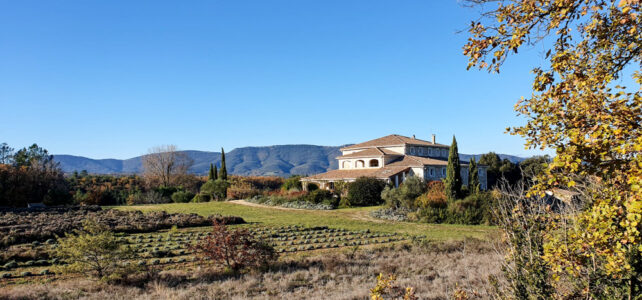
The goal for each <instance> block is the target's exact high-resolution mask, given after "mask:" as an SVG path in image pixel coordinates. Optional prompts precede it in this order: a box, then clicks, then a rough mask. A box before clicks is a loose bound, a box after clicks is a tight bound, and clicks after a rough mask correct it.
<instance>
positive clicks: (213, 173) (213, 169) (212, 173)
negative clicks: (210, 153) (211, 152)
mask: <svg viewBox="0 0 642 300" xmlns="http://www.w3.org/2000/svg"><path fill="white" fill-rule="evenodd" d="M216 173H217V172H216V166H214V164H212V163H210V174H209V175H208V176H207V180H216V177H217V174H216Z"/></svg>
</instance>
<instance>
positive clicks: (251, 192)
mask: <svg viewBox="0 0 642 300" xmlns="http://www.w3.org/2000/svg"><path fill="white" fill-rule="evenodd" d="M260 194H261V191H260V190H258V189H254V188H241V187H234V186H232V187H230V188H228V189H227V199H232V200H237V199H249V198H252V197H254V196H257V195H260Z"/></svg>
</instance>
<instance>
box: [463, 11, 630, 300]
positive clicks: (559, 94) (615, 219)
mask: <svg viewBox="0 0 642 300" xmlns="http://www.w3.org/2000/svg"><path fill="white" fill-rule="evenodd" d="M468 3H470V4H474V5H479V4H481V5H484V6H483V7H482V9H483V10H484V12H483V13H482V15H481V18H480V19H479V20H476V21H473V22H472V23H471V26H470V28H469V33H470V37H469V39H468V42H467V43H466V45H465V46H464V55H466V56H468V58H469V64H468V68H471V67H477V68H480V69H486V70H488V71H490V72H499V70H500V68H501V66H502V65H503V64H504V62H505V61H506V60H507V59H508V58H509V57H510V56H511V55H515V54H517V53H518V52H519V50H520V49H522V48H524V47H528V46H533V45H535V44H539V45H541V46H542V47H544V51H545V57H544V63H543V64H542V65H539V66H534V69H533V74H534V80H533V92H532V94H531V95H530V96H529V97H527V98H522V99H521V100H519V101H518V102H517V104H516V106H515V108H516V111H517V112H518V113H519V114H520V115H522V116H524V117H525V118H526V124H525V125H523V126H518V127H514V128H509V130H508V131H509V132H510V133H512V134H516V135H520V136H522V137H523V138H525V140H526V147H527V148H537V149H547V148H551V149H554V150H555V152H556V155H555V157H554V158H553V161H552V162H551V163H550V164H548V166H547V167H546V168H545V169H544V172H543V173H541V174H539V176H538V181H537V184H536V185H535V186H534V187H533V188H532V189H531V193H530V195H544V192H545V191H546V190H549V189H551V188H555V187H562V188H576V187H577V186H578V184H580V181H591V182H593V183H595V185H593V187H592V188H590V189H588V190H586V194H585V195H586V197H587V198H588V199H590V200H589V201H587V202H588V203H587V204H588V206H587V207H586V208H585V209H584V210H582V211H581V212H579V213H578V214H577V215H575V216H573V218H572V219H568V218H561V219H560V221H559V222H553V223H552V224H551V225H550V227H551V228H550V230H548V231H547V232H549V234H548V235H547V238H546V243H547V244H546V248H545V250H546V253H545V259H546V260H547V262H548V263H549V264H550V267H551V270H552V271H553V272H554V273H553V274H554V276H555V278H560V277H561V276H566V279H569V278H572V279H574V280H575V279H577V278H583V279H584V281H583V282H582V283H581V286H585V287H586V288H585V289H580V290H582V293H589V294H591V295H600V293H604V292H606V291H610V288H605V289H600V288H599V287H596V286H595V284H596V282H607V281H609V282H618V283H613V285H612V286H611V287H613V290H615V289H619V288H621V287H631V289H630V290H629V296H630V295H631V294H632V293H635V292H636V290H635V289H634V287H636V286H637V289H638V290H637V293H640V292H641V291H640V290H639V286H640V285H641V284H640V274H641V272H642V270H641V269H642V266H640V260H641V258H640V252H641V251H642V241H641V238H642V237H641V234H640V232H641V231H642V227H641V224H642V188H641V186H642V155H640V152H641V151H642V97H641V94H640V92H641V90H640V84H641V83H642V73H641V72H640V63H641V62H642V55H641V54H642V50H641V48H640V47H641V45H642V33H641V28H640V25H642V15H641V14H640V10H641V6H640V1H639V0H611V1H604V0H581V1H580V0H578V1H568V0H510V1H509V0H500V1H492V0H469V1H468ZM489 8H490V9H489ZM549 42H550V44H549ZM627 79H628V80H627ZM627 81H628V82H631V84H633V85H634V86H633V87H632V86H629V87H628V88H627V87H625V86H623V85H621V84H622V82H627ZM566 221H571V222H572V226H569V227H564V228H565V229H564V230H560V228H561V227H560V226H565V225H564V224H565V223H564V222H566ZM560 232H561V233H563V234H561V235H558V234H557V233H560ZM636 265H637V267H636ZM618 280H622V281H618ZM614 297H619V296H614Z"/></svg>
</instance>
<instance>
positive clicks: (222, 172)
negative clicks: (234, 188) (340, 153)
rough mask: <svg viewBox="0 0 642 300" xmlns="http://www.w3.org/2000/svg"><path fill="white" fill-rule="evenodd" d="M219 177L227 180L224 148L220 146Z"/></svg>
mask: <svg viewBox="0 0 642 300" xmlns="http://www.w3.org/2000/svg"><path fill="white" fill-rule="evenodd" d="M219 177H220V178H221V179H222V180H227V167H225V150H223V148H221V172H219Z"/></svg>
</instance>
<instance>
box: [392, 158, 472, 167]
mask: <svg viewBox="0 0 642 300" xmlns="http://www.w3.org/2000/svg"><path fill="white" fill-rule="evenodd" d="M424 165H430V166H447V165H448V159H438V158H430V157H421V156H414V155H404V156H403V157H402V158H401V159H399V160H397V161H393V162H390V163H388V164H387V165H386V166H409V167H422V166H424ZM460 165H461V166H462V167H467V166H468V163H466V162H461V163H460Z"/></svg>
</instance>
